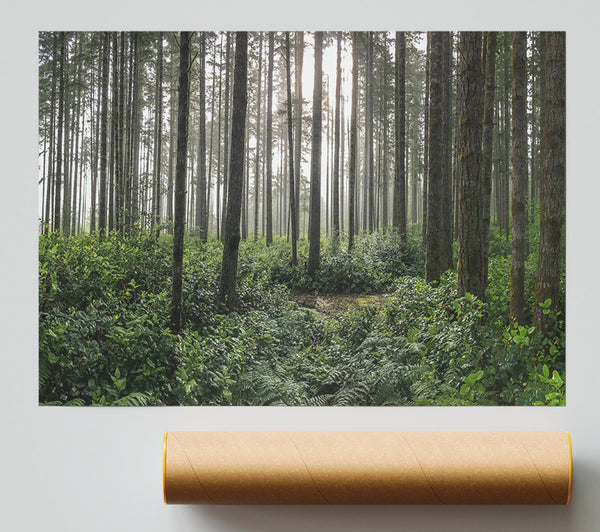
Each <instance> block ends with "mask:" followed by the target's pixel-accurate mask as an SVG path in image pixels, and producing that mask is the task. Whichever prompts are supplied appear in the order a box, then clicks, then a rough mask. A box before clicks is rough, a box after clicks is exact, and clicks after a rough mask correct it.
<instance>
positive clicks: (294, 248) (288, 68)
mask: <svg viewBox="0 0 600 532" xmlns="http://www.w3.org/2000/svg"><path fill="white" fill-rule="evenodd" d="M285 44H286V48H285V58H286V86H287V131H288V150H289V158H288V165H289V173H290V175H289V179H290V221H291V225H292V265H293V266H295V265H296V264H298V251H297V241H298V225H297V221H298V218H297V216H296V194H295V185H296V184H295V182H294V139H293V136H294V135H293V124H294V122H293V119H292V81H291V68H292V65H291V50H290V48H291V45H290V33H289V32H286V34H285ZM315 53H316V52H315Z"/></svg>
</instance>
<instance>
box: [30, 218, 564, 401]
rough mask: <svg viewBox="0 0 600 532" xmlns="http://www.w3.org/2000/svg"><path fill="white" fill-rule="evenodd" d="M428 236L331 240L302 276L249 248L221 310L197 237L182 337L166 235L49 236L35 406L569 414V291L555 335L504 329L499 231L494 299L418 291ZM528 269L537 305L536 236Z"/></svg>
mask: <svg viewBox="0 0 600 532" xmlns="http://www.w3.org/2000/svg"><path fill="white" fill-rule="evenodd" d="M420 236H421V231H420V230H419V228H418V227H415V228H413V230H412V232H411V234H409V236H408V238H407V240H406V242H402V241H400V240H399V239H398V238H397V235H394V234H387V235H378V234H373V235H362V236H361V237H360V238H357V239H356V242H355V245H354V247H353V248H352V250H351V251H347V249H346V248H345V247H344V246H339V247H337V248H334V247H333V246H330V245H329V244H328V241H327V239H326V238H325V237H324V238H323V239H322V250H323V251H322V257H321V267H320V269H319V271H318V273H317V274H316V275H312V276H311V275H308V273H307V272H306V268H305V267H304V264H305V263H306V260H307V256H308V244H307V242H306V240H301V241H299V246H298V248H299V249H298V263H299V265H298V266H292V265H291V264H290V262H291V256H290V250H289V245H288V243H287V241H286V240H285V239H284V238H281V239H279V240H276V241H275V242H274V243H273V245H271V246H266V244H265V242H264V241H260V240H259V241H257V242H248V241H246V242H242V243H241V245H240V254H239V260H238V283H237V284H238V286H237V288H238V299H239V301H238V308H237V309H236V311H235V312H230V313H225V312H224V311H223V309H222V308H221V307H219V305H218V304H217V303H216V299H217V297H216V296H217V290H218V286H219V276H220V270H221V258H222V246H221V243H220V242H219V241H218V240H216V239H214V238H213V239H210V240H209V242H202V241H200V239H198V238H196V237H195V235H194V234H192V235H188V238H187V241H186V244H187V245H186V248H185V254H184V279H183V286H184V291H183V296H184V297H183V327H182V329H181V330H180V331H177V332H174V331H172V330H171V328H170V326H169V322H170V298H171V284H172V281H171V278H172V249H173V248H172V246H173V244H172V238H171V237H170V235H161V237H160V238H159V239H157V238H156V237H155V236H154V235H146V234H139V235H134V236H130V237H122V236H120V235H118V234H112V233H111V234H110V235H108V236H107V237H106V238H104V239H99V238H98V236H97V235H95V234H92V235H89V234H87V235H77V236H75V237H69V238H65V237H62V236H61V235H59V234H51V235H48V236H45V235H42V236H41V237H40V241H39V243H40V248H39V308H40V316H39V346H40V349H39V376H40V377H39V399H40V403H41V404H47V405H92V404H93V405H121V406H136V405H305V406H343V405H354V406H359V405H365V406H366V405H378V406H400V405H508V404H515V405H534V404H536V405H537V404H539V405H555V404H564V397H565V387H564V350H565V349H564V346H565V336H564V283H562V284H561V289H562V292H561V294H562V296H561V300H560V301H559V302H558V305H557V306H556V309H557V311H555V312H554V311H553V312H554V314H553V316H552V317H553V323H554V326H553V327H552V329H551V330H550V331H549V332H548V334H546V335H542V334H541V333H540V332H537V331H535V329H534V328H533V327H529V328H528V327H517V326H513V325H512V324H511V323H510V321H509V318H508V316H509V304H510V293H509V286H510V279H509V270H510V258H509V256H508V254H507V249H506V242H505V239H504V238H503V237H502V235H499V234H498V233H493V236H494V238H493V240H492V242H491V246H490V265H489V283H488V289H487V292H486V300H485V301H479V300H478V299H477V298H474V297H473V296H471V295H470V294H467V295H465V296H464V297H458V289H457V285H458V282H457V274H456V271H454V270H451V271H448V272H447V273H446V274H444V275H443V276H442V277H441V279H440V282H439V283H438V284H437V285H435V286H434V285H431V284H430V283H427V282H426V281H425V279H424V264H425V254H424V250H423V246H422V241H421V239H420ZM535 236H536V235H535V234H534V237H533V238H532V241H531V242H530V249H532V250H534V252H532V253H531V254H530V257H529V259H528V261H527V263H526V287H527V292H526V294H527V300H528V301H529V302H530V305H531V306H533V301H534V286H535V268H536V259H537V257H536V254H535V250H536V249H537V248H536V246H535V244H536V242H537V238H535Z"/></svg>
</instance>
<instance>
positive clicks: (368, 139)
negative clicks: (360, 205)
mask: <svg viewBox="0 0 600 532" xmlns="http://www.w3.org/2000/svg"><path fill="white" fill-rule="evenodd" d="M373 72H374V66H373V32H368V37H367V102H366V119H365V143H366V145H367V151H368V155H367V161H368V183H369V188H368V195H369V197H368V229H369V233H372V232H373V231H374V230H375V172H374V156H373V85H374V75H373Z"/></svg>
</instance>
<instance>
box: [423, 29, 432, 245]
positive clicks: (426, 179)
mask: <svg viewBox="0 0 600 532" xmlns="http://www.w3.org/2000/svg"><path fill="white" fill-rule="evenodd" d="M430 85H431V32H428V33H427V57H426V59H425V102H424V106H425V118H424V124H425V125H424V131H425V133H424V140H423V166H424V171H423V244H424V246H425V247H426V242H427V225H428V223H429V222H428V216H429V211H428V207H427V206H428V202H429V110H430V102H431V92H430Z"/></svg>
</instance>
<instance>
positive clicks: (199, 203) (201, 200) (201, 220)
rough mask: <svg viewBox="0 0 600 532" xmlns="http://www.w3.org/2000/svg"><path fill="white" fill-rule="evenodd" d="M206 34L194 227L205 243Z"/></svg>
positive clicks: (202, 34) (201, 63)
mask: <svg viewBox="0 0 600 532" xmlns="http://www.w3.org/2000/svg"><path fill="white" fill-rule="evenodd" d="M205 56H206V32H204V31H203V32H200V54H199V57H198V65H199V66H198V85H199V87H198V92H199V97H200V101H199V103H198V105H199V107H200V112H199V116H198V161H197V168H198V170H197V174H198V176H197V178H198V186H197V188H196V226H197V227H198V228H199V229H200V239H201V240H202V241H203V242H206V240H207V236H208V228H207V227H206V221H207V218H206V212H205V211H206V97H205V91H206V66H205V65H206V63H205Z"/></svg>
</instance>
